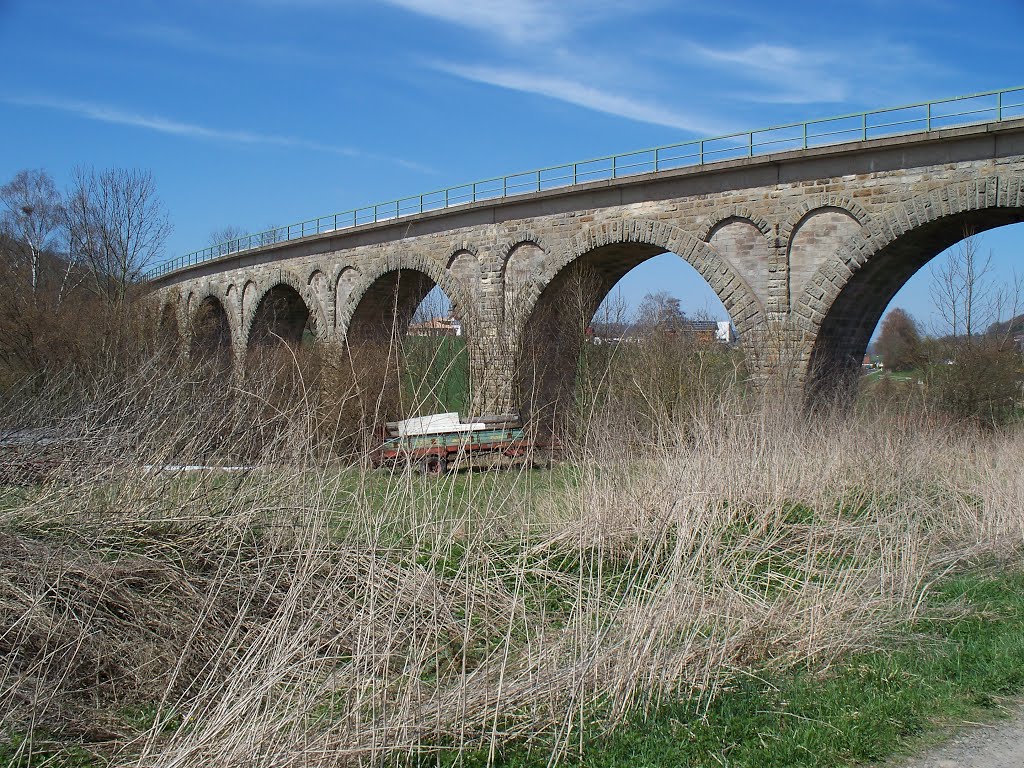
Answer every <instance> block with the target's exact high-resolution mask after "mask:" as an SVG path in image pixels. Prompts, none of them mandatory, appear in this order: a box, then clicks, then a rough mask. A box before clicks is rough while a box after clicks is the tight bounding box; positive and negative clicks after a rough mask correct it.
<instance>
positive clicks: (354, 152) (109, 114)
mask: <svg viewBox="0 0 1024 768" xmlns="http://www.w3.org/2000/svg"><path fill="white" fill-rule="evenodd" d="M0 100H2V101H4V102H5V103H7V104H12V105H15V106H21V107H34V108H41V109H52V110H57V111H59V112H65V113H68V114H71V115H75V116H77V117H81V118H85V119H87V120H95V121H97V122H101V123H111V124H114V125H125V126H130V127H133V128H141V129H145V130H149V131H155V132H157V133H164V134H168V135H171V136H181V137H184V138H189V139H199V140H207V141H220V142H226V143H230V144H241V145H264V146H274V147H285V148H288V147H291V148H295V149H304V150H309V151H313V152H324V153H328V154H332V155H340V156H343V157H362V158H370V159H375V160H386V161H388V162H392V163H395V164H396V165H401V166H402V167H405V168H409V169H411V170H416V171H421V172H426V173H430V172H431V171H430V169H429V168H426V167H425V166H422V165H419V164H418V163H414V162H410V161H407V160H403V159H401V158H394V157H384V156H380V155H374V154H372V153H369V152H363V151H361V150H358V149H354V148H352V147H345V146H339V145H336V144H325V143H323V142H319V141H313V140H311V139H305V138H300V137H297V136H282V135H279V134H270V133H254V132H252V131H237V130H224V129H220V128H210V127H208V126H205V125H199V124H198V123H186V122H182V121H179V120H173V119H171V118H167V117H162V116H160V115H145V114H142V113H139V112H132V111H128V110H124V109H120V108H117V107H112V106H109V105H106V104H97V103H94V102H89V101H79V100H74V99H55V98H47V97H14V96H7V97H3V98H2V99H0Z"/></svg>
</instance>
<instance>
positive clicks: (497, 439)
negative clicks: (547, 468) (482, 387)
mask: <svg viewBox="0 0 1024 768" xmlns="http://www.w3.org/2000/svg"><path fill="white" fill-rule="evenodd" d="M384 427H385V434H386V437H385V439H384V441H383V442H382V443H381V444H380V445H379V446H377V447H376V448H375V449H374V450H373V451H372V453H371V459H372V460H373V462H374V463H375V464H376V465H377V466H382V465H387V464H395V463H398V462H407V463H409V464H412V465H414V466H416V467H417V468H418V469H419V470H420V471H421V472H424V473H430V474H440V473H442V472H445V471H447V469H448V466H449V463H450V462H452V461H454V460H456V459H460V458H466V457H470V456H473V455H479V454H488V453H489V454H495V453H497V454H501V455H504V456H509V457H515V456H522V455H524V454H526V453H528V452H529V451H530V450H531V449H532V448H533V443H532V442H531V441H530V440H529V439H528V438H527V437H526V435H525V433H524V432H523V427H522V420H521V419H520V417H519V416H518V415H517V414H510V413H506V414H488V415H485V416H479V417H474V418H472V419H470V418H465V419H462V418H460V417H459V414H458V413H435V414H431V415H429V416H419V417H416V418H412V419H404V420H402V421H389V422H387V423H386V424H385V425H384Z"/></svg>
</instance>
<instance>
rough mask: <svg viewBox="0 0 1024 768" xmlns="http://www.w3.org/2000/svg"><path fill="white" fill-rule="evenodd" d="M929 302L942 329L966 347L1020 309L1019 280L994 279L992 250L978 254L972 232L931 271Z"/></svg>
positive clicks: (977, 240)
mask: <svg viewBox="0 0 1024 768" xmlns="http://www.w3.org/2000/svg"><path fill="white" fill-rule="evenodd" d="M931 272H932V283H931V287H930V292H931V297H932V303H933V304H934V306H935V309H936V310H937V311H938V312H939V315H940V316H941V317H942V321H943V323H944V324H945V326H946V328H945V329H944V330H945V331H946V332H948V333H949V335H951V336H952V337H953V338H955V339H956V338H963V339H964V340H965V341H966V343H967V344H970V343H971V340H972V339H973V338H974V336H975V335H977V334H978V333H979V332H981V331H982V330H984V329H986V328H988V327H989V326H990V325H992V324H993V323H996V322H999V321H1000V320H1002V319H1003V316H1004V315H1005V314H1006V313H1007V312H1008V313H1009V315H1010V317H1012V316H1013V315H1014V314H1015V313H1016V311H1017V309H1018V308H1019V306H1020V297H1021V289H1022V287H1024V285H1022V281H1021V279H1020V278H1019V277H1018V276H1017V275H1016V274H1015V275H1014V277H1013V279H1012V280H1010V281H999V280H997V279H996V275H995V274H994V272H995V267H994V265H993V264H992V251H989V252H988V254H987V255H984V256H983V255H981V253H980V252H979V237H978V235H976V234H974V232H973V231H971V230H965V231H964V239H963V240H961V241H960V243H959V245H957V246H956V247H955V248H952V249H950V250H949V251H948V252H947V254H946V256H945V257H944V258H943V259H942V260H941V261H939V262H937V263H936V264H935V265H933V266H932V268H931Z"/></svg>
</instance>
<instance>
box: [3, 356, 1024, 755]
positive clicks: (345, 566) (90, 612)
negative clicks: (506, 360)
mask: <svg viewBox="0 0 1024 768" xmlns="http://www.w3.org/2000/svg"><path fill="white" fill-rule="evenodd" d="M164 367H166V366H164ZM162 370H163V368H162V367H161V365H160V364H156V363H155V364H154V365H153V366H152V367H151V368H148V369H146V368H140V370H139V372H138V373H137V376H138V378H137V379H135V380H127V381H126V380H124V379H123V378H122V379H121V380H120V381H118V382H110V383H107V384H105V385H104V386H102V387H97V388H96V391H95V393H94V396H93V397H92V398H91V399H90V400H89V401H88V404H87V405H86V406H82V405H81V403H80V402H76V403H75V404H74V405H70V404H69V405H68V406H67V407H62V406H59V405H55V404H54V403H50V404H49V406H48V412H47V413H45V414H44V413H41V412H39V411H38V410H32V408H29V410H27V411H19V412H18V413H16V414H14V416H12V417H11V420H10V423H11V425H12V426H18V425H24V424H29V423H31V424H40V423H43V424H45V425H46V426H47V427H48V429H50V430H52V431H55V432H57V433H59V434H60V435H62V439H61V441H60V447H59V449H57V448H55V447H52V446H51V447H49V448H45V449H43V448H38V447H37V448H34V449H32V450H36V451H44V450H45V451H49V452H50V453H51V454H52V456H51V459H50V466H48V469H47V472H46V476H47V479H46V480H45V481H44V482H43V483H42V484H40V485H33V486H26V487H21V488H17V487H15V488H10V489H8V490H6V491H3V492H2V493H3V494H4V495H3V496H0V658H2V659H3V662H2V665H0V722H2V723H3V724H4V726H3V728H4V731H3V732H2V733H3V737H4V739H6V740H7V741H8V742H9V743H10V745H11V746H10V747H9V748H8V750H9V751H13V750H20V751H19V755H20V756H21V757H27V756H28V755H30V754H34V755H36V757H37V759H38V758H40V757H42V756H44V755H46V754H51V753H53V751H54V749H56V748H58V747H59V746H60V745H67V744H77V745H84V746H85V747H86V748H87V749H89V750H92V751H94V752H95V753H96V754H97V755H99V756H101V757H103V758H104V759H106V758H111V759H112V760H113V762H115V763H117V764H123V765H147V766H199V765H218V766H235V765H237V766H260V765H265V766H293V765H294V766H299V765H308V764H311V763H315V764H317V765H350V764H351V765H355V764H361V765H365V764H373V763H392V762H396V761H401V760H402V759H403V758H406V757H409V756H416V755H424V754H429V753H431V752H433V751H436V750H451V749H464V748H470V747H472V748H481V747H482V748H485V749H490V750H491V753H492V754H494V751H495V750H497V749H498V748H499V747H501V746H502V745H503V744H506V743H508V742H510V741H527V742H530V743H534V744H537V745H541V748H543V749H546V750H549V751H550V753H551V756H552V759H553V760H557V759H560V758H561V757H563V756H565V755H567V754H571V753H572V752H573V750H574V749H575V748H576V745H577V744H578V739H579V737H580V733H581V732H582V728H583V727H584V726H585V725H586V726H588V727H589V726H590V725H592V724H594V723H598V724H604V725H607V726H609V727H611V726H614V724H615V723H616V722H618V721H619V720H620V719H621V718H622V717H623V716H624V715H626V714H627V713H631V712H634V711H636V710H637V709H638V708H641V709H642V708H644V707H648V706H651V705H653V704H655V703H657V702H659V701H663V700H666V699H668V698H673V697H678V696H680V695H682V696H685V697H692V698H693V700H695V701H698V702H702V705H704V706H706V704H707V703H708V702H709V701H711V700H712V698H713V697H714V696H715V695H716V692H718V691H719V690H720V689H721V687H722V686H723V685H725V684H727V683H728V682H729V680H730V679H732V677H733V676H735V675H736V674H739V673H742V672H744V671H749V670H764V669H765V668H766V667H767V668H769V669H770V668H772V667H788V666H793V665H805V664H815V665H817V664H828V663H829V662H830V661H831V660H833V659H835V658H836V657H837V655H838V654H841V653H842V652H844V651H846V650H848V649H851V648H861V647H865V646H870V645H872V644H876V643H880V642H883V641H884V639H885V637H886V632H887V631H888V629H890V628H891V627H893V626H894V625H895V624H896V623H898V622H900V621H902V620H904V619H905V618H906V617H907V616H908V615H912V614H913V613H914V611H915V610H916V606H917V605H918V604H919V601H920V600H921V597H922V594H923V593H924V592H925V591H926V590H927V588H928V585H929V583H930V582H931V581H932V580H933V579H935V578H936V576H937V575H938V574H939V573H941V572H942V571H944V570H945V569H949V568H951V567H954V566H956V565H957V564H959V563H962V562H964V561H965V560H969V559H971V558H975V557H978V556H981V555H985V554H988V553H991V552H993V551H1006V550H1013V549H1015V548H1017V547H1019V545H1020V543H1021V537H1022V533H1024V479H1022V473H1021V472H1020V467H1021V466H1022V465H1024V440H1022V437H1021V435H1020V434H1019V433H1013V434H999V433H995V434H993V433H980V432H974V431H970V430H966V429H963V428H952V427H949V426H945V425H942V424H934V423H931V422H929V421H928V420H927V419H925V418H923V417H919V416H917V415H914V414H909V415H908V414H894V413H891V412H887V413H883V414H880V415H873V416H862V417H858V418H846V419H843V418H832V417H829V418H824V417H822V418H815V419H807V418H804V417H803V416H800V415H797V414H795V413H794V412H793V411H792V409H789V408H787V407H786V406H785V405H784V404H783V405H779V404H778V403H770V404H758V403H754V402H752V401H751V400H749V399H748V400H745V401H739V400H736V401H733V400H717V401H709V402H706V403H704V404H703V405H702V407H701V408H699V409H697V413H695V414H679V415H678V420H677V422H674V423H673V424H671V425H669V426H668V427H667V428H666V429H665V430H664V432H663V434H662V436H661V439H660V440H659V441H658V444H657V445H656V446H650V445H646V446H644V447H643V448H642V449H641V448H639V447H635V446H636V444H635V443H631V442H629V441H625V442H624V441H622V440H621V439H618V438H617V436H616V433H615V430H614V429H613V428H612V427H610V426H609V425H607V424H602V423H599V422H598V421H596V420H595V421H594V422H592V423H591V424H590V425H589V428H588V429H586V430H585V434H586V440H585V442H584V443H583V447H580V448H578V449H575V450H574V453H573V455H571V456H570V457H569V458H568V460H567V461H566V463H565V465H564V466H562V467H560V468H558V469H556V470H550V471H542V472H535V473H532V474H531V473H528V472H527V471H526V470H524V469H519V470H513V471H508V472H503V473H490V474H483V473H468V474H467V473H461V474H458V475H454V476H449V477H446V478H442V479H440V480H432V479H431V480H428V479H424V478H418V477H415V476H413V475H411V474H409V473H408V472H403V471H401V470H396V471H394V472H392V473H391V474H380V473H375V472H373V471H370V470H367V469H364V468H360V467H358V466H343V465H341V464H340V463H339V462H338V461H333V462H325V460H324V456H326V455H328V454H329V453H330V451H325V450H324V446H323V445H322V444H321V443H320V440H322V439H323V438H322V436H323V435H324V434H325V430H324V429H322V426H323V425H322V424H321V423H320V421H319V420H320V419H321V418H322V414H323V411H322V409H320V408H319V406H318V404H317V402H315V398H313V397H312V396H309V397H307V398H305V399H302V398H299V399H298V400H297V401H296V403H295V404H294V406H293V407H290V408H281V407H275V409H274V410H273V413H274V414H275V416H274V418H272V419H268V420H263V421H261V423H259V424H255V423H253V420H252V418H251V414H252V413H253V407H254V403H257V402H262V403H264V404H265V403H266V402H267V401H268V397H269V396H268V395H267V393H265V392H261V391H257V390H256V389H255V388H254V387H255V385H252V384H245V383H244V382H243V383H237V382H236V383H235V384H230V383H223V384H222V386H220V387H217V386H214V387H211V386H208V385H206V384H204V383H203V380H202V377H200V376H198V375H197V376H195V377H194V378H193V379H192V380H191V381H192V383H191V384H186V386H185V387H182V386H180V384H179V383H178V382H180V380H181V372H180V371H178V372H174V374H173V375H164V374H162V373H161V371H162ZM186 381H188V379H187V378H186ZM34 402H36V403H38V402H40V401H34ZM33 407H34V406H33ZM197 414H202V415H203V416H204V420H203V425H202V427H201V428H200V427H198V426H197V422H196V419H195V416H196V415H197ZM311 436H312V437H311ZM631 446H634V447H631ZM53 456H56V458H53ZM239 458H244V459H245V460H246V461H247V462H249V463H251V464H252V465H254V466H257V467H258V468H256V469H249V470H245V471H237V472H229V473H192V474H187V475H182V474H175V473H168V472H154V471H145V470H144V466H147V465H153V464H158V465H159V464H165V463H169V462H172V461H173V463H175V464H190V463H208V462H211V461H221V462H227V463H234V462H235V461H236V460H238V459H239ZM8 476H13V474H12V473H11V472H8Z"/></svg>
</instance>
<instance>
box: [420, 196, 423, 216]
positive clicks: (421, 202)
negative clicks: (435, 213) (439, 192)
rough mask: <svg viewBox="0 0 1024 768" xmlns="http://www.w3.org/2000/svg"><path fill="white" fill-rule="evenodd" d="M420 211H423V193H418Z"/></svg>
mask: <svg viewBox="0 0 1024 768" xmlns="http://www.w3.org/2000/svg"><path fill="white" fill-rule="evenodd" d="M420 213H423V195H420Z"/></svg>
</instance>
